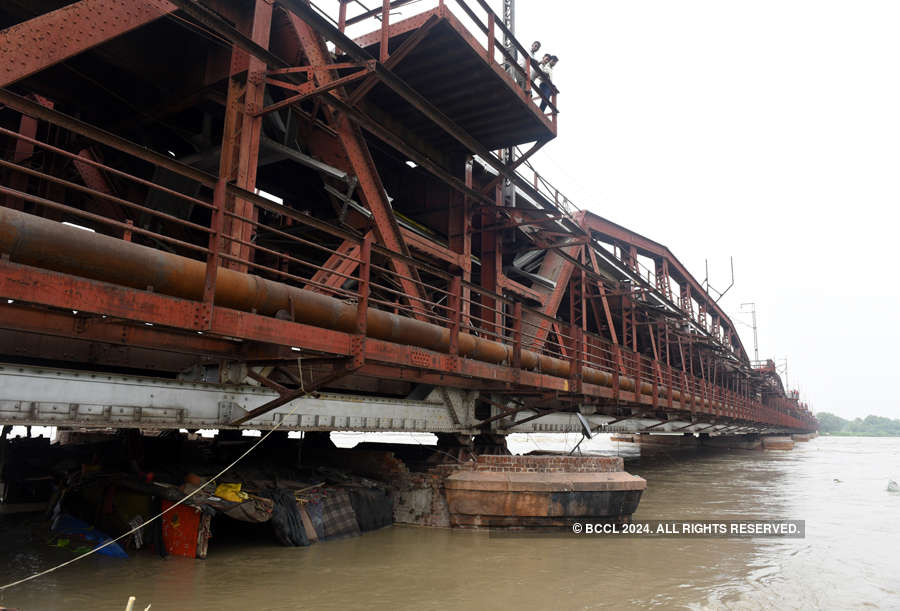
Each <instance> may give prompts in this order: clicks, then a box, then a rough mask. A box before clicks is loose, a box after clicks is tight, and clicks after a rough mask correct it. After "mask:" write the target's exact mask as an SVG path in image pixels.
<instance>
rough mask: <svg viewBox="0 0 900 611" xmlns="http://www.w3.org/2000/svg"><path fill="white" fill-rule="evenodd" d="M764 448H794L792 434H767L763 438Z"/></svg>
mask: <svg viewBox="0 0 900 611" xmlns="http://www.w3.org/2000/svg"><path fill="white" fill-rule="evenodd" d="M762 447H763V449H764V450H793V449H794V440H793V439H791V437H790V436H780V435H779V436H776V435H767V436H765V437H763V438H762Z"/></svg>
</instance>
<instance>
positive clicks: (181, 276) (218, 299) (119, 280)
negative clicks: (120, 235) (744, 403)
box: [0, 209, 780, 424]
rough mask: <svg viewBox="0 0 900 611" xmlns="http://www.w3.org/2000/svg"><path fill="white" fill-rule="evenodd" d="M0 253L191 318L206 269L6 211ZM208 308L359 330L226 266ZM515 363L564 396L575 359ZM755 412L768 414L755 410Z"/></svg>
mask: <svg viewBox="0 0 900 611" xmlns="http://www.w3.org/2000/svg"><path fill="white" fill-rule="evenodd" d="M0 252H4V253H7V254H8V256H9V258H10V260H11V261H12V262H13V263H17V264H20V265H28V266H33V267H36V268H40V269H49V270H54V271H56V272H62V273H65V274H71V275H74V276H82V277H89V278H93V279H96V280H103V281H106V282H113V283H115V284H116V285H119V286H120V287H132V288H136V289H137V288H147V287H152V289H153V291H154V292H155V293H162V294H164V295H170V296H173V297H178V298H180V299H183V300H186V302H185V304H184V308H185V315H186V316H185V317H190V316H194V317H195V318H196V317H197V316H198V314H197V310H196V308H195V307H194V304H192V303H191V302H193V301H198V300H200V299H201V298H202V295H203V285H204V280H205V275H206V265H205V264H204V263H203V262H202V261H197V260H194V259H189V258H187V257H181V256H178V255H173V254H171V253H166V252H163V251H160V250H156V249H153V248H149V247H146V246H142V245H139V244H133V243H129V242H124V241H122V240H118V239H116V238H112V237H109V236H104V235H99V234H91V233H87V232H83V231H81V230H78V229H75V228H70V227H65V226H63V225H61V224H59V223H56V222H54V221H49V220H46V219H41V218H39V217H36V216H33V215H30V214H26V213H23V212H18V211H15V210H9V209H3V210H0ZM34 288H36V287H33V288H32V290H31V291H26V293H25V294H15V295H14V296H15V298H16V299H17V300H23V301H26V302H27V301H37V302H40V299H39V297H38V296H36V295H33V294H29V293H33V292H34ZM38 290H39V289H38ZM119 291H120V292H121V293H122V294H123V296H124V294H126V293H127V290H126V289H125V288H120V289H119ZM12 294H13V293H12V292H11V288H10V286H9V285H7V286H4V287H3V293H2V296H8V295H12ZM120 298H121V297H120ZM215 305H216V310H219V307H221V308H225V309H227V310H238V311H244V312H246V311H253V312H256V313H258V314H261V315H263V316H274V315H275V314H277V313H278V312H282V311H286V312H288V313H289V314H290V316H291V318H292V320H293V321H295V322H299V323H302V324H306V325H311V326H313V327H316V328H322V329H331V330H334V331H342V332H344V333H355V332H357V331H358V329H359V327H360V322H359V319H358V316H359V312H358V308H357V307H356V305H354V304H347V303H345V302H343V301H341V300H338V299H334V298H332V297H328V296H325V295H319V294H316V293H312V292H310V291H306V290H303V289H300V288H296V287H292V286H289V285H286V284H281V283H278V282H274V281H271V280H266V279H264V278H261V277H259V276H254V275H250V274H245V273H242V272H238V271H235V270H231V269H227V268H222V269H220V270H219V273H218V277H217V279H216V287H215ZM113 314H115V312H113ZM148 314H149V313H148ZM161 314H162V312H161ZM168 314H171V312H169V313H168ZM155 320H158V321H160V322H166V321H167V320H170V319H169V318H167V317H166V316H162V317H160V318H157V319H155ZM364 326H365V334H366V335H367V336H368V337H371V338H374V339H378V340H382V341H384V342H389V343H390V344H395V345H399V346H416V347H420V348H425V349H428V350H431V351H434V352H441V353H444V352H448V351H449V350H450V342H451V337H450V329H448V328H445V327H440V326H438V325H434V324H431V323H426V322H422V321H418V320H415V319H410V318H405V317H401V316H398V315H395V314H391V313H388V312H384V311H382V310H375V309H371V308H367V310H366V312H365V325H364ZM457 342H458V354H459V356H462V357H468V358H470V359H476V360H479V361H485V362H488V363H493V364H501V363H510V362H512V360H513V350H514V346H510V345H507V344H503V343H501V342H497V341H493V340H489V339H484V338H480V337H475V336H473V335H470V334H467V333H460V334H459V336H458V338H457ZM301 343H304V344H305V345H306V346H309V344H310V342H309V341H307V340H305V339H303V340H301ZM517 360H518V361H519V363H520V366H521V367H522V368H524V369H528V370H538V371H540V372H541V373H543V374H546V375H549V376H552V377H556V378H562V379H564V380H563V381H564V382H565V383H564V384H562V385H561V386H562V387H563V389H564V390H566V391H570V390H571V388H570V386H569V384H568V379H569V378H572V377H574V376H575V374H574V373H573V370H572V367H573V363H574V362H575V361H571V360H563V359H558V358H554V357H551V356H547V355H544V354H539V353H537V352H534V351H532V350H526V349H520V352H519V355H518V358H517ZM580 369H581V371H580V377H581V379H583V380H584V381H585V382H586V383H587V384H591V385H594V386H604V387H612V386H613V385H616V386H617V390H618V391H620V392H621V391H624V392H628V393H631V394H632V395H633V396H634V397H637V396H638V395H651V400H652V401H654V402H658V400H659V396H658V392H659V389H658V387H657V386H656V384H654V383H649V382H646V381H641V379H640V369H639V368H638V370H637V371H638V375H637V377H627V376H619V375H618V374H617V373H615V372H613V373H610V372H605V371H599V370H597V369H594V368H591V367H586V366H582V367H580ZM692 390H693V392H692V396H691V397H690V400H691V401H692V402H696V400H697V399H696V396H695V395H696V394H697V391H698V390H699V391H700V392H701V393H702V394H703V395H704V396H703V397H702V398H701V399H700V400H699V403H700V409H699V410H698V411H700V412H704V411H711V412H712V413H714V414H717V415H718V414H725V413H729V412H731V413H734V410H733V408H731V406H729V405H728V403H727V397H726V395H725V394H723V393H722V392H721V391H720V392H719V393H718V394H716V393H714V392H712V391H711V389H706V388H702V387H701V388H699V389H698V388H694V389H692ZM708 390H709V392H707V391H708ZM687 398H688V397H686V396H683V395H682V392H681V391H677V392H676V393H675V396H674V400H675V401H676V402H679V403H681V402H683V401H684V400H685V399H687ZM735 399H736V398H735ZM757 409H763V410H766V411H768V410H767V409H766V408H764V407H763V406H762V405H759V406H758V407H757ZM747 416H749V414H747ZM779 424H780V423H779Z"/></svg>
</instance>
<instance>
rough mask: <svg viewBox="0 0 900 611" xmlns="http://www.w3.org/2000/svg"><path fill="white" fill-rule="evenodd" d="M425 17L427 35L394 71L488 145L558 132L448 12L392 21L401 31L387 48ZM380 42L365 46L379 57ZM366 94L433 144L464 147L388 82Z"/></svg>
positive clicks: (397, 43) (399, 41)
mask: <svg viewBox="0 0 900 611" xmlns="http://www.w3.org/2000/svg"><path fill="white" fill-rule="evenodd" d="M439 15H444V16H443V17H438V16H439ZM428 16H432V19H434V20H435V21H434V24H433V25H430V22H427V19H425V21H426V22H427V23H429V26H419V27H429V31H428V35H427V36H425V37H424V38H423V39H422V40H421V41H419V42H417V43H416V44H415V46H414V47H412V49H411V50H410V51H409V52H408V53H406V54H404V55H403V57H402V59H400V60H399V61H397V62H396V64H394V65H393V66H392V69H393V71H394V73H395V74H397V76H399V77H400V78H402V79H403V80H404V81H406V82H407V83H409V85H410V86H411V87H413V88H414V89H415V90H416V91H418V92H419V93H420V94H422V95H423V96H424V97H425V98H427V99H428V100H429V101H430V102H431V103H432V104H434V106H436V107H437V108H438V109H439V110H440V111H441V112H443V113H444V114H445V115H447V117H449V118H450V119H451V120H452V121H453V122H455V123H456V124H457V125H459V126H460V127H461V128H462V129H464V130H465V131H466V132H467V133H468V134H470V135H471V136H472V137H474V138H475V139H476V140H478V142H479V143H481V144H482V145H483V146H484V147H485V148H487V149H489V150H496V149H499V148H503V147H508V146H512V145H514V144H522V143H526V142H534V141H537V140H549V139H551V138H553V137H554V136H555V135H556V128H555V126H554V124H553V123H551V121H550V120H549V114H548V115H544V114H542V113H541V111H540V109H539V107H538V106H537V105H536V104H535V103H534V101H533V100H532V99H531V97H529V95H528V94H526V93H525V91H524V89H523V88H522V87H520V86H518V85H516V83H515V81H514V80H513V77H512V76H511V75H510V74H509V73H507V72H504V71H503V70H502V68H501V67H500V66H498V65H497V64H496V63H494V62H487V61H486V60H485V53H486V51H485V50H484V48H483V47H482V46H481V45H479V44H478V43H477V42H476V41H474V40H473V39H472V37H471V35H470V34H469V33H468V32H467V31H466V30H465V28H464V27H463V26H462V25H460V24H459V23H458V22H457V21H456V19H455V17H453V15H452V14H449V12H444V13H441V12H439V9H435V10H434V11H431V12H429V13H426V14H424V15H420V16H417V17H414V18H411V19H410V20H408V21H409V22H411V23H409V24H406V23H404V22H398V23H397V24H395V25H392V26H391V28H392V31H398V32H399V33H398V34H396V35H394V36H392V37H391V39H390V46H391V49H392V50H394V49H397V48H398V47H401V46H402V45H403V43H404V42H406V41H407V40H408V39H410V38H411V37H414V36H415V35H416V33H417V31H418V29H408V28H411V27H412V26H413V25H416V24H418V23H421V22H423V18H427V17H428ZM393 28H397V30H393ZM377 34H378V33H377V32H376V33H375V34H373V35H372V36H366V37H363V38H362V39H358V42H362V43H366V42H368V41H369V40H372V39H374V38H377ZM379 47H380V44H371V45H368V46H366V47H365V48H366V50H367V51H369V53H370V54H372V55H373V56H375V57H377V56H378V51H379ZM532 96H533V97H537V93H534V92H532ZM368 99H369V100H370V102H371V103H372V104H374V105H375V106H377V107H378V108H379V109H381V110H382V111H384V112H385V113H388V114H389V116H391V118H392V119H393V120H396V121H397V122H399V123H401V124H402V125H404V126H405V127H407V128H408V129H410V130H411V131H413V132H414V133H416V135H417V136H419V137H421V138H423V139H424V140H427V141H428V142H431V143H433V144H434V145H435V146H436V147H439V148H444V149H451V150H452V149H459V150H462V147H461V145H460V144H459V143H458V142H457V141H456V140H454V139H453V138H452V137H451V136H450V135H449V134H447V133H446V132H445V131H444V130H443V129H442V128H441V127H439V126H437V125H435V124H434V123H433V122H432V121H430V120H429V119H428V118H427V117H425V115H423V114H422V113H421V112H420V111H418V110H417V109H416V108H415V107H414V106H412V105H411V104H409V103H408V102H406V101H405V100H404V99H403V98H402V97H400V96H399V95H397V94H396V93H394V92H393V91H392V90H391V89H390V88H389V87H387V86H386V85H383V84H380V85H376V86H375V88H374V89H373V90H372V92H371V93H370V94H369V97H368Z"/></svg>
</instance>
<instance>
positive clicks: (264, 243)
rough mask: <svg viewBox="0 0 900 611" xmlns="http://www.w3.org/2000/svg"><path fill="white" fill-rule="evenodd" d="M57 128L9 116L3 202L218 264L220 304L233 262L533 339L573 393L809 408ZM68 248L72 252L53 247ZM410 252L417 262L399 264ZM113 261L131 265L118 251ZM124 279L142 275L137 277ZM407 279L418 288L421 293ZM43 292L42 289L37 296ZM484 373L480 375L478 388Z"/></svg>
mask: <svg viewBox="0 0 900 611" xmlns="http://www.w3.org/2000/svg"><path fill="white" fill-rule="evenodd" d="M27 119H28V117H24V116H23V120H27ZM55 126H56V127H55V129H54V130H53V132H52V133H53V134H54V137H55V142H56V144H50V143H48V142H46V141H44V140H41V139H38V138H36V137H32V136H29V135H26V133H23V132H24V131H27V130H23V132H16V131H13V130H11V129H7V128H0V138H3V139H4V140H5V145H6V146H4V147H3V150H4V151H5V153H4V154H3V155H2V157H0V168H2V170H3V179H2V183H0V194H2V196H3V205H4V206H7V207H12V208H16V209H19V210H24V211H26V212H28V213H29V214H37V215H40V216H44V217H45V218H49V219H52V220H54V221H58V222H65V223H69V224H74V225H77V226H78V227H80V228H82V229H87V230H90V231H95V232H97V233H103V234H106V235H107V236H110V237H112V238H115V239H119V240H122V241H130V242H136V243H139V244H141V245H143V246H146V247H149V248H151V249H155V250H161V251H165V252H167V253H170V254H175V255H179V256H181V257H184V258H186V260H194V261H197V262H199V263H202V264H204V265H205V270H206V272H205V273H206V275H205V281H204V284H203V286H202V287H198V289H197V291H196V292H195V293H194V294H193V296H192V297H191V298H192V299H194V300H196V301H198V302H201V303H203V304H205V306H206V307H207V308H208V310H209V311H211V310H212V309H213V308H218V307H220V306H219V305H217V303H216V284H217V282H218V281H219V279H220V276H221V273H222V272H221V270H222V269H226V268H227V269H230V270H233V271H237V272H242V273H247V274H252V275H255V276H260V277H263V278H267V279H270V280H274V281H277V282H281V283H283V284H286V285H289V286H294V287H298V288H302V289H305V290H307V291H312V292H316V293H321V294H326V295H329V296H332V297H335V298H338V299H340V300H342V301H345V302H348V303H354V304H356V307H357V308H358V310H359V314H358V320H359V321H360V322H362V321H363V320H364V318H365V316H364V314H365V309H366V308H373V309H377V310H383V311H388V312H392V313H394V314H397V315H398V316H400V317H406V318H415V319H417V320H419V321H422V322H427V323H430V324H433V325H437V326H438V327H442V328H445V329H448V330H449V332H450V335H449V337H450V346H451V348H450V351H451V353H452V352H453V350H454V348H453V347H454V346H456V347H458V346H459V343H460V337H461V336H462V335H463V334H469V335H473V336H475V337H479V338H484V339H489V340H492V341H496V342H499V343H501V344H503V345H505V346H507V347H508V350H507V352H506V353H505V354H506V357H505V358H504V360H503V362H501V363H499V364H500V365H503V366H510V367H515V366H522V365H523V363H522V362H521V358H522V354H523V351H528V350H530V351H532V352H535V353H536V354H537V355H538V356H539V357H541V358H543V359H549V360H538V361H537V363H536V365H535V366H533V367H532V369H534V370H535V371H537V372H539V373H546V374H547V375H552V376H554V377H557V378H558V377H566V378H568V379H569V385H568V391H567V392H564V393H562V395H563V396H565V397H568V398H569V400H571V401H573V402H583V401H585V400H587V401H590V400H592V397H593V398H594V399H599V398H601V397H602V398H604V399H609V398H614V399H621V400H622V401H623V402H624V403H629V402H633V403H639V404H643V405H650V406H651V407H654V408H657V409H659V410H679V411H687V412H691V413H702V414H709V415H714V416H723V417H730V418H736V419H741V420H746V421H757V422H764V423H768V424H773V425H783V426H799V425H800V424H802V421H801V420H800V417H802V416H803V414H801V413H799V412H798V410H796V409H794V408H793V407H792V406H789V405H782V404H776V405H774V406H772V405H770V406H767V405H763V404H762V403H760V402H758V401H756V400H754V399H753V398H752V397H748V396H743V395H740V394H738V393H735V392H733V391H731V390H727V389H724V388H721V387H719V386H716V385H714V384H712V383H710V382H709V381H706V380H702V379H699V378H696V377H694V376H691V375H689V374H688V373H686V372H683V371H680V370H674V369H672V368H671V367H669V366H668V365H666V364H664V363H660V362H659V361H656V360H654V359H651V358H648V357H647V356H645V355H642V354H638V353H635V352H633V351H631V350H629V349H628V348H626V347H624V346H620V345H616V344H613V343H611V342H610V341H608V340H607V339H606V338H604V337H602V336H600V335H599V334H597V333H593V332H590V331H587V330H586V329H584V328H582V326H581V325H577V324H575V325H573V324H571V323H570V322H567V321H565V320H560V319H556V318H550V317H547V316H545V315H543V314H541V313H540V312H538V311H536V310H533V309H530V308H527V307H524V306H523V305H522V304H521V302H518V301H516V300H513V299H511V298H509V297H507V296H504V295H502V294H499V293H496V292H493V291H490V290H487V289H485V288H483V287H480V286H478V285H476V284H474V283H471V282H466V281H463V280H461V279H460V277H459V275H458V274H454V273H451V272H449V271H448V270H447V269H443V268H438V267H435V266H433V265H430V264H428V263H425V262H423V261H420V260H418V259H415V258H413V257H410V256H407V255H404V254H401V253H397V252H394V251H391V250H388V249H386V248H384V247H382V246H379V245H376V244H373V239H372V234H371V233H367V234H365V235H362V234H359V233H356V232H353V231H349V230H345V229H342V228H340V227H336V226H333V225H330V224H328V223H325V222H323V221H319V220H317V219H315V218H313V217H312V216H310V215H308V214H304V213H302V212H299V211H298V210H297V209H296V208H295V207H294V206H299V205H301V203H302V202H299V201H291V194H285V196H286V199H284V200H282V199H280V198H278V197H276V196H272V195H268V194H262V193H249V192H247V191H244V190H242V189H239V188H237V187H235V186H234V185H233V184H230V183H226V182H225V181H223V180H221V179H219V178H217V177H215V176H212V175H210V174H206V173H204V172H201V171H198V170H196V169H195V168H193V167H191V166H187V165H185V164H182V163H179V162H177V161H175V160H174V159H173V158H172V156H171V155H166V154H160V153H156V152H154V151H151V150H149V149H146V148H143V147H139V146H137V145H134V144H131V143H128V142H127V141H124V140H122V139H120V138H118V137H115V136H112V135H110V134H106V133H105V132H99V131H98V130H95V129H93V128H90V127H89V126H85V125H84V124H80V123H79V122H77V121H74V120H65V121H61V120H60V121H57V122H56V123H55ZM47 248H48V249H53V248H54V245H53V244H48V245H47ZM66 256H67V253H65V252H59V253H55V254H54V255H53V256H52V257H50V258H49V259H52V260H57V261H60V260H65V258H66ZM398 262H402V263H404V264H405V265H406V266H407V268H408V269H409V270H411V271H407V272H403V273H401V272H398V271H397V270H398V266H397V263H398ZM71 265H72V266H77V265H78V262H74V263H71ZM108 265H109V268H110V269H113V270H115V269H117V267H116V266H117V262H116V261H115V260H110V261H109V262H108ZM69 266H70V264H69V263H67V265H66V266H65V267H66V269H69V268H70V267H69ZM119 271H121V270H119ZM103 273H107V272H106V270H100V271H98V270H87V271H85V273H84V274H83V275H86V276H87V277H93V278H95V279H106V278H97V275H102V274H103ZM91 274H93V275H91ZM75 275H79V274H77V273H76V274H75ZM118 278H120V280H119V282H120V283H121V284H124V285H126V286H127V285H128V282H127V276H124V275H122V274H119V276H118ZM107 281H109V280H108V279H107ZM404 286H406V287H409V286H412V287H416V289H417V290H416V291H414V293H415V294H413V293H411V292H410V291H408V290H406V288H404ZM133 288H136V289H137V290H140V291H143V290H144V289H145V288H147V287H133ZM201 288H202V290H201ZM155 290H160V287H155ZM180 296H181V295H180ZM41 299H42V296H41V295H40V294H39V293H35V294H34V295H33V299H32V300H31V301H33V302H35V303H42V301H41ZM24 301H29V299H24ZM86 311H88V310H86ZM97 314H106V312H97ZM275 314H277V315H278V316H280V317H284V316H286V317H287V318H289V319H291V318H292V316H293V313H292V312H286V313H280V312H279V313H275ZM526 315H527V316H526ZM136 316H139V314H136ZM159 316H160V317H162V318H156V319H154V320H155V321H156V324H159V323H160V320H162V321H163V324H165V325H167V326H171V327H176V328H182V329H188V330H194V329H197V328H198V327H197V320H196V314H195V313H193V312H188V311H182V312H174V311H173V312H170V313H166V312H164V313H159ZM135 322H137V323H138V324H140V323H141V320H140V319H137V320H135ZM148 322H149V321H148ZM260 339H261V340H263V338H262V337H261V338H260ZM263 341H264V340H263ZM269 341H271V340H269ZM298 341H300V340H298ZM299 347H300V348H302V346H299ZM545 368H546V369H547V371H544V369H545ZM479 384H480V382H478V381H473V382H472V386H473V387H476V388H477V387H478V385H479ZM585 389H587V391H585Z"/></svg>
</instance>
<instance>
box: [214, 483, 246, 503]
mask: <svg viewBox="0 0 900 611" xmlns="http://www.w3.org/2000/svg"><path fill="white" fill-rule="evenodd" d="M213 494H214V495H215V496H217V497H219V498H220V499H225V500H226V501H231V502H233V503H242V502H244V501H246V500H247V499H249V498H250V495H249V494H247V493H246V492H241V485H240V484H219V485H218V486H216V491H215V492H214V493H213Z"/></svg>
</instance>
